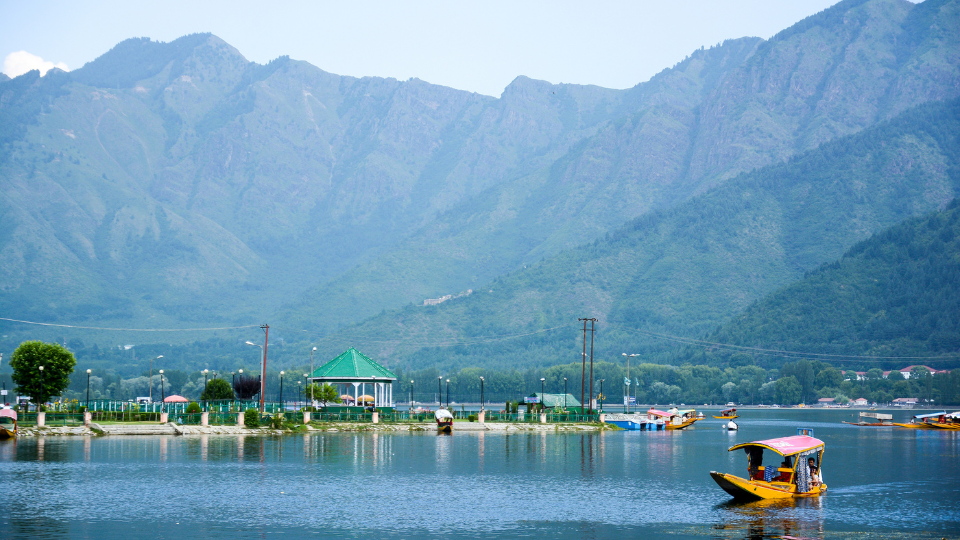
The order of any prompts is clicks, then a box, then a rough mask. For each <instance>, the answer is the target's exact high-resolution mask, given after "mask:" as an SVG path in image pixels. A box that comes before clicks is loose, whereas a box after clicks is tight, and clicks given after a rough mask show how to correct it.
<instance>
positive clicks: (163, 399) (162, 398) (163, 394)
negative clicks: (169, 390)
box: [154, 369, 167, 412]
mask: <svg viewBox="0 0 960 540" xmlns="http://www.w3.org/2000/svg"><path fill="white" fill-rule="evenodd" d="M166 401H167V394H166V392H164V389H163V370H162V369H161V370H160V412H163V410H164V407H165V405H164V403H166ZM154 410H156V409H154Z"/></svg>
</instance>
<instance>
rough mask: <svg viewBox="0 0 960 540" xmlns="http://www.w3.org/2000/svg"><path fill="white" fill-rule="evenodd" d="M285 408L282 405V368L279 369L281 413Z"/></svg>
mask: <svg viewBox="0 0 960 540" xmlns="http://www.w3.org/2000/svg"><path fill="white" fill-rule="evenodd" d="M284 410H286V408H285V407H284V406H283V370H281V371H280V412H281V413H282V412H283V411H284Z"/></svg>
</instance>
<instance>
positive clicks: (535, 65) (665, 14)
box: [0, 0, 835, 96]
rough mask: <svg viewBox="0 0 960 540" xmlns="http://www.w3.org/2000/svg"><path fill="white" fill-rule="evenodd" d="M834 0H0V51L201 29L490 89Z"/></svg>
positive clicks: (645, 54) (653, 65) (366, 69)
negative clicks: (412, 0) (469, 0)
mask: <svg viewBox="0 0 960 540" xmlns="http://www.w3.org/2000/svg"><path fill="white" fill-rule="evenodd" d="M834 3H835V1H834V0H791V1H781V0H749V1H728V0H689V1H673V0H670V1H663V0H661V1H657V2H647V1H590V2H564V1H551V2H539V1H537V2H534V1H528V2H518V1H515V0H514V1H508V2H499V1H489V0H485V1H483V2H472V3H468V2H453V1H442V2H440V1H436V2H434V1H430V2H398V1H394V2H364V1H350V2H337V3H333V2H265V1H260V2H247V1H231V2H213V1H197V0H192V1H189V2H187V1H177V0H174V1H164V2H157V1H154V2H135V1H130V0H125V1H109V2H27V1H25V0H19V1H9V0H0V57H2V58H4V66H5V67H4V72H6V73H7V74H8V75H16V74H17V71H18V70H24V69H27V68H29V67H39V65H40V64H39V63H40V62H45V63H46V67H47V68H49V67H52V66H53V65H57V66H58V67H60V68H64V67H66V68H69V69H76V68H79V67H81V66H83V64H85V63H86V62H89V61H91V60H93V59H94V58H96V57H97V56H100V55H101V54H103V53H105V52H106V51H108V50H109V49H110V48H111V47H113V46H114V45H116V44H117V43H118V42H120V41H122V40H124V39H127V38H130V37H142V36H145V37H150V38H153V39H155V40H160V41H171V40H173V39H176V38H177V37H180V36H182V35H184V34H190V33H194V32H213V33H214V34H216V35H218V36H220V37H221V38H223V39H224V40H225V41H227V42H228V43H230V44H231V45H233V46H234V47H236V48H237V49H239V50H240V52H241V53H242V54H243V55H244V56H246V57H247V59H249V60H253V61H256V62H260V63H264V62H267V61H269V60H271V59H273V58H276V57H277V56H281V55H285V54H286V55H289V56H290V57H291V58H294V59H298V60H306V61H307V62H310V63H311V64H314V65H316V66H317V67H320V68H321V69H324V70H326V71H329V72H332V73H337V74H341V75H354V76H364V75H375V76H381V77H396V78H398V79H408V78H410V77H418V78H420V79H423V80H425V81H428V82H431V83H436V84H442V85H445V86H451V87H454V88H458V89H463V90H472V91H475V92H480V93H482V94H488V95H492V96H499V95H500V93H501V92H502V91H503V88H504V87H505V86H506V85H507V84H509V83H510V81H511V80H513V79H514V78H515V77H516V76H517V75H526V76H528V77H533V78H536V79H544V80H547V81H550V82H552V83H561V82H564V83H579V84H596V85H600V86H605V87H608V88H628V87H631V86H634V85H635V84H637V83H639V82H642V81H645V80H647V79H649V78H650V77H651V76H652V75H654V74H655V73H657V72H659V71H660V70H662V69H664V68H667V67H670V66H672V65H674V64H676V63H677V62H679V61H680V60H683V58H684V57H685V56H687V55H688V54H690V53H691V52H692V51H693V50H694V49H697V48H699V47H701V46H706V47H709V46H711V45H715V44H717V43H719V42H721V41H723V40H724V39H728V38H738V37H743V36H760V37H762V38H769V37H771V36H773V35H774V34H776V33H777V32H779V31H780V30H783V29H784V28H787V27H788V26H790V25H792V24H793V23H795V22H797V21H799V20H801V19H803V18H804V17H807V16H809V15H812V14H814V13H817V12H818V11H821V10H823V9H825V8H827V7H829V6H830V5H832V4H834ZM21 51H24V53H21ZM16 53H19V54H16ZM41 59H42V60H41Z"/></svg>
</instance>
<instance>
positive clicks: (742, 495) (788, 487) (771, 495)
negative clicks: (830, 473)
mask: <svg viewBox="0 0 960 540" xmlns="http://www.w3.org/2000/svg"><path fill="white" fill-rule="evenodd" d="M710 476H711V477H712V478H713V480H714V481H715V482H716V483H717V485H719V486H720V488H722V489H723V490H724V491H726V492H727V493H729V494H730V495H731V496H733V498H735V499H739V500H759V499H796V498H804V497H819V496H820V495H822V494H823V492H825V491H826V490H827V486H826V485H825V484H821V485H819V486H817V487H816V488H814V489H813V491H807V492H798V491H797V490H796V486H794V485H793V484H787V483H783V482H770V483H768V482H761V481H758V480H747V479H746V478H740V477H739V476H734V475H732V474H726V473H718V472H715V471H710Z"/></svg>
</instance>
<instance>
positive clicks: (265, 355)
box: [260, 324, 270, 414]
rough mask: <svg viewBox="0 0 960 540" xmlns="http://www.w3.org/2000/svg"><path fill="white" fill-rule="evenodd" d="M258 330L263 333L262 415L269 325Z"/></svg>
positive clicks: (261, 412) (265, 385) (261, 372)
mask: <svg viewBox="0 0 960 540" xmlns="http://www.w3.org/2000/svg"><path fill="white" fill-rule="evenodd" d="M260 328H261V329H262V330H263V331H264V336H263V364H262V365H261V366H260V414H263V393H264V391H265V390H266V389H267V388H266V387H267V377H266V374H267V341H268V340H269V338H270V325H269V324H264V325H263V326H261V327H260Z"/></svg>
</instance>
